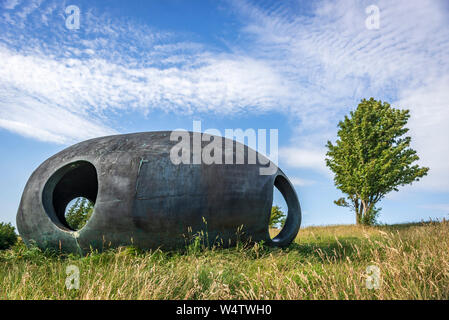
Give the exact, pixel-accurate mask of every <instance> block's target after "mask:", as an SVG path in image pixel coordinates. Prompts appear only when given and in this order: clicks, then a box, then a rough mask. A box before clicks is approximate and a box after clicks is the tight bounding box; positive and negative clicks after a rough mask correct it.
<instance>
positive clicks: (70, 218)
mask: <svg viewBox="0 0 449 320" xmlns="http://www.w3.org/2000/svg"><path fill="white" fill-rule="evenodd" d="M94 206H95V203H93V202H92V201H90V200H89V199H87V198H84V197H77V198H75V199H73V200H72V201H70V202H69V203H68V204H67V207H66V209H65V214H64V217H65V221H67V224H68V226H69V227H70V228H71V229H72V230H80V229H81V228H82V227H84V226H85V225H86V223H87V221H89V219H90V217H91V216H92V213H93V211H94Z"/></svg>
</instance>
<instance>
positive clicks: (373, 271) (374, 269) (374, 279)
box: [365, 265, 382, 290]
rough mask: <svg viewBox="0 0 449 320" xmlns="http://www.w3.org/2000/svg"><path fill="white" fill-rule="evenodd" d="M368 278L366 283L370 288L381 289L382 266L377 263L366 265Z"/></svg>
mask: <svg viewBox="0 0 449 320" xmlns="http://www.w3.org/2000/svg"><path fill="white" fill-rule="evenodd" d="M365 272H366V280H365V285H366V287H367V288H368V289H370V290H372V289H375V290H377V289H379V288H380V284H381V280H382V279H381V277H380V268H379V267H378V266H376V265H370V266H368V267H366V270H365Z"/></svg>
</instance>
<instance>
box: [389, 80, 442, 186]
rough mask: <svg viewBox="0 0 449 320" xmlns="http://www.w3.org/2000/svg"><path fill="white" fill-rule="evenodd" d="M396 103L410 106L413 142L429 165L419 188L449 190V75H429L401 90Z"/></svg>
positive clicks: (423, 162)
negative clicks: (416, 85) (421, 83)
mask: <svg viewBox="0 0 449 320" xmlns="http://www.w3.org/2000/svg"><path fill="white" fill-rule="evenodd" d="M397 104H398V105H399V106H401V107H403V108H409V109H410V111H411V117H410V121H409V127H410V128H411V131H410V135H411V136H412V146H413V147H414V148H415V149H416V150H417V151H418V155H419V157H420V163H421V164H422V165H424V166H429V167H430V171H429V174H428V176H426V177H424V178H423V179H422V181H420V182H419V183H417V184H416V187H418V188H425V189H430V190H435V191H445V190H449V161H448V159H449V76H447V75H446V76H444V77H441V78H437V79H428V84H427V85H424V86H422V87H420V88H418V89H414V90H403V91H401V92H400V96H399V101H398V102H397Z"/></svg>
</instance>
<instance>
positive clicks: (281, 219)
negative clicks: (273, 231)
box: [270, 206, 287, 228]
mask: <svg viewBox="0 0 449 320" xmlns="http://www.w3.org/2000/svg"><path fill="white" fill-rule="evenodd" d="M285 219H287V217H286V215H285V214H284V212H282V210H281V208H280V207H279V206H272V207H271V216H270V228H274V227H276V226H278V225H281V226H282V225H283V224H284V223H285Z"/></svg>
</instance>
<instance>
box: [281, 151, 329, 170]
mask: <svg viewBox="0 0 449 320" xmlns="http://www.w3.org/2000/svg"><path fill="white" fill-rule="evenodd" d="M325 154H326V151H325V150H324V149H302V148H294V147H292V148H281V149H280V150H279V157H280V158H281V160H283V161H284V162H285V163H286V165H287V166H289V167H292V168H304V169H313V170H316V171H318V172H321V173H325V174H328V173H329V170H328V169H327V167H326V164H325V161H324V158H325Z"/></svg>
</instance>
